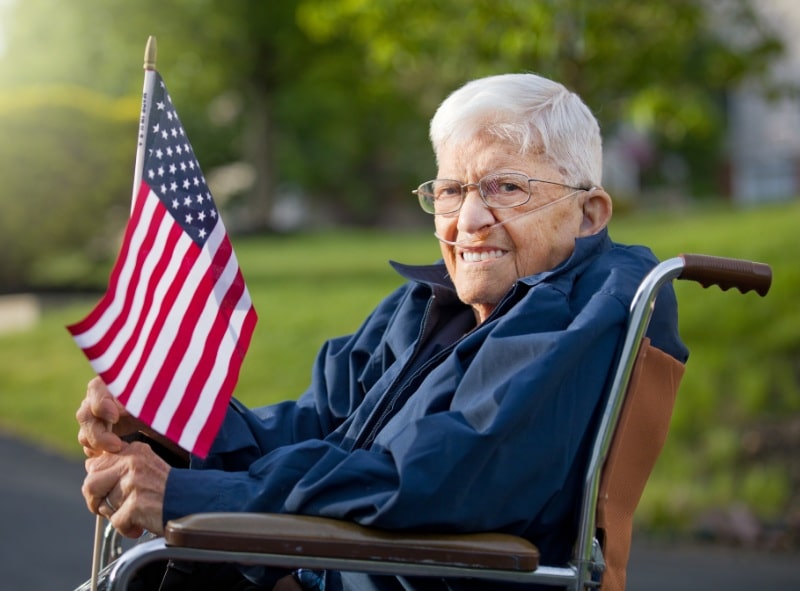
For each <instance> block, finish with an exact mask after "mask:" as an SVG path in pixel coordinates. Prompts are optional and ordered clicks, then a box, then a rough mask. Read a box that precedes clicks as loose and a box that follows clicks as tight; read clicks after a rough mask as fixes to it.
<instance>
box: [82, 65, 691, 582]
mask: <svg viewBox="0 0 800 591" xmlns="http://www.w3.org/2000/svg"><path fill="white" fill-rule="evenodd" d="M430 135H431V140H432V142H433V147H434V151H435V154H436V159H437V164H438V172H437V178H436V179H435V180H432V181H428V182H426V183H423V184H422V185H420V186H419V188H418V189H417V190H416V191H415V193H416V194H417V196H418V198H419V201H420V204H421V205H422V208H423V209H424V210H425V211H426V212H428V213H430V214H432V215H433V216H434V224H435V228H436V237H437V238H438V240H439V241H440V244H441V252H442V258H443V262H440V263H437V264H433V265H430V266H427V267H421V268H420V267H409V266H403V265H399V264H395V265H394V266H395V268H396V269H397V271H398V272H399V273H400V274H401V275H402V276H403V277H405V278H406V279H407V282H406V283H405V284H404V285H403V286H402V287H400V288H399V289H398V290H396V291H395V292H394V293H392V294H391V295H389V296H388V297H387V298H386V299H385V300H384V301H383V302H382V303H380V304H379V305H378V307H377V308H376V309H375V310H374V311H373V312H372V314H370V315H369V317H368V318H367V319H366V320H365V322H364V324H363V325H362V326H361V327H360V328H359V329H358V331H356V332H355V333H354V334H353V335H350V336H346V337H341V338H337V339H333V340H331V341H329V342H328V343H326V344H325V345H324V347H323V348H322V350H321V352H320V354H319V356H318V358H317V361H316V364H315V366H314V369H313V376H312V382H311V385H310V386H309V388H308V390H307V391H306V392H305V393H304V394H303V395H302V396H301V397H300V398H299V399H298V400H297V401H296V402H285V403H282V404H278V405H275V406H270V407H265V408H261V409H257V410H248V409H246V408H244V407H243V406H241V405H240V404H238V403H236V402H234V403H232V404H231V406H230V409H229V412H228V414H227V417H226V419H225V422H224V424H223V426H222V429H221V431H220V433H219V435H218V437H217V439H216V441H215V444H214V446H213V448H212V450H211V453H210V455H209V456H208V458H206V459H205V460H200V459H198V458H192V459H191V465H190V467H189V468H175V467H170V466H169V465H168V464H166V463H165V462H164V461H163V460H161V459H160V458H159V457H157V456H156V455H155V454H154V453H153V452H152V451H151V450H150V448H149V447H147V446H146V445H144V444H137V443H130V444H129V443H125V442H124V441H123V440H121V439H120V438H119V437H118V434H119V433H120V432H121V431H127V430H131V428H133V427H135V420H133V419H132V417H129V416H126V413H125V411H124V410H123V409H122V407H121V406H119V405H118V404H117V403H116V402H115V400H114V399H113V398H112V397H111V396H110V395H109V394H108V392H107V390H106V389H105V388H104V386H103V384H102V383H101V382H100V381H99V380H97V379H95V380H94V381H92V382H91V383H90V384H89V389H88V393H87V396H86V399H85V400H84V402H83V404H82V405H81V408H80V409H79V411H78V413H77V418H78V421H79V423H80V433H79V441H80V443H81V444H82V445H83V447H84V450H85V452H86V455H87V456H88V457H89V459H88V460H87V462H86V468H87V472H88V474H87V477H86V480H85V483H84V486H83V494H84V496H85V498H86V502H87V505H88V506H89V509H90V510H91V511H93V512H95V513H100V514H103V515H105V516H107V517H108V518H110V519H111V522H112V523H113V524H114V526H115V527H116V528H117V529H118V530H119V531H120V532H122V533H123V534H125V535H129V536H135V535H138V534H140V533H141V532H142V531H143V530H144V529H147V530H150V531H152V532H156V533H158V532H161V531H162V530H163V526H164V523H166V521H168V520H170V519H172V518H176V517H180V516H183V515H186V514H190V513H196V512H205V511H264V512H286V513H299V514H308V515H321V516H327V517H335V518H340V519H346V520H352V521H356V522H358V523H361V524H364V525H370V526H376V527H380V528H386V529H395V530H400V529H406V530H431V531H439V532H443V531H447V532H467V531H485V530H493V531H505V532H510V533H514V534H518V535H522V536H524V537H526V538H529V539H530V540H532V541H533V542H535V543H536V544H537V546H538V547H539V549H540V551H541V553H542V558H543V561H545V562H546V563H548V564H554V563H560V562H565V561H566V560H568V558H569V557H570V550H571V546H572V543H573V540H574V536H575V529H576V524H575V515H576V500H577V498H578V495H579V491H580V483H581V475H582V474H583V470H584V467H585V462H586V456H587V433H588V432H589V431H590V430H591V429H592V428H593V427H594V424H595V420H596V418H597V414H598V408H599V406H600V404H601V402H602V401H603V399H604V395H605V394H606V391H607V389H608V386H609V373H610V369H611V368H612V367H613V365H614V363H615V360H616V358H617V356H618V353H619V348H620V344H621V336H622V334H623V331H624V329H625V323H626V319H627V315H628V308H629V305H630V302H631V299H632V296H633V294H634V292H635V289H636V287H637V286H638V284H639V282H640V280H641V279H642V278H643V277H644V275H645V274H646V273H647V272H648V271H649V270H650V269H651V268H652V267H653V266H654V265H655V264H656V262H657V261H656V259H655V257H654V256H653V255H652V253H651V252H650V251H649V250H647V249H646V248H644V247H639V246H622V245H619V244H616V243H613V242H612V241H611V240H610V238H609V236H608V232H607V229H606V226H607V224H608V221H609V219H610V217H611V211H612V204H611V198H610V197H609V195H608V194H607V193H606V191H605V190H604V189H603V188H602V185H601V168H602V157H601V139H600V131H599V128H598V125H597V122H596V120H595V118H594V117H593V116H592V114H591V112H590V111H589V109H588V108H587V107H586V106H585V105H584V103H583V102H582V101H581V100H580V98H579V97H578V96H576V95H575V94H573V93H571V92H569V91H568V90H567V89H565V88H564V87H563V86H562V85H560V84H558V83H556V82H553V81H550V80H548V79H545V78H542V77H540V76H537V75H534V74H510V75H503V76H494V77H489V78H484V79H479V80H475V81H473V82H470V83H468V84H467V85H465V86H464V87H462V88H461V89H459V90H457V91H456V92H454V93H453V94H452V95H450V96H449V97H448V98H447V99H446V100H445V101H444V102H443V103H442V105H441V106H440V108H439V109H438V111H437V112H436V114H435V116H434V117H433V119H432V121H431V128H430ZM676 324H677V323H676V306H675V301H674V295H673V294H672V292H671V291H670V290H669V289H665V290H664V291H663V292H662V294H661V296H660V298H659V301H658V306H657V307H656V311H655V314H654V318H653V322H652V323H651V328H650V331H649V335H648V336H650V337H651V339H652V342H653V344H654V345H655V346H657V347H659V348H661V349H662V350H664V351H666V352H667V353H669V354H671V355H672V356H674V357H676V358H678V359H679V360H681V361H684V360H685V359H686V357H687V352H686V350H685V348H684V346H683V344H682V343H681V341H680V339H679V337H678V334H677V328H676ZM107 424H111V425H117V429H116V433H112V432H109V431H107V427H106V425H107ZM123 425H126V426H125V427H124V428H123V427H122V426H123ZM261 574H264V573H261ZM247 575H248V578H249V579H250V580H252V581H257V580H260V581H261V582H263V583H264V584H267V581H268V577H266V578H264V579H258V577H257V576H256V574H255V573H252V572H248V573H247ZM324 579H325V581H327V586H328V589H333V588H342V587H343V588H345V589H350V588H359V589H362V588H373V589H376V588H380V589H395V588H398V589H399V588H425V589H428V588H443V589H461V588H466V585H467V583H466V582H463V581H436V582H434V581H430V580H424V581H409V580H407V579H404V580H398V579H395V578H393V577H374V576H366V575H353V574H348V573H341V574H338V573H327V574H326V576H325V577H324ZM206 580H208V579H206ZM320 580H322V579H320ZM435 585H438V586H435ZM216 588H222V587H220V586H219V585H218V586H217V587H216ZM237 588H238V587H237ZM267 588H268V587H267Z"/></svg>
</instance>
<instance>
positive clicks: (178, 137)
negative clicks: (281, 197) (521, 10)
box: [142, 72, 219, 248]
mask: <svg viewBox="0 0 800 591" xmlns="http://www.w3.org/2000/svg"><path fill="white" fill-rule="evenodd" d="M145 149H146V152H145V161H144V169H143V173H142V178H143V180H144V181H146V182H147V184H148V185H149V186H150V188H151V189H152V190H153V192H154V193H155V194H156V195H157V196H158V198H159V199H160V200H161V202H162V203H163V204H164V206H165V207H166V208H167V210H168V211H169V212H170V213H171V214H172V217H174V218H175V221H176V222H178V224H179V225H180V226H181V228H183V231H184V232H186V233H187V234H188V235H189V237H190V238H191V239H192V240H194V241H195V242H196V243H197V244H198V246H200V247H201V248H202V247H203V245H204V244H205V242H206V240H207V239H208V236H209V234H210V233H211V230H212V229H213V228H214V225H215V224H216V223H217V220H218V219H219V216H218V214H217V208H216V205H215V204H214V200H213V199H212V197H211V192H210V191H209V190H208V186H207V185H206V180H205V178H204V177H203V173H202V171H201V170H200V164H199V163H198V162H197V158H195V156H194V150H192V146H191V145H190V144H189V139H188V138H187V137H186V133H185V132H184V130H183V126H182V125H181V122H180V119H178V113H177V112H176V111H175V108H174V107H173V105H172V99H171V98H170V96H169V93H168V92H167V87H166V85H165V84H164V81H163V80H162V79H161V75H160V74H158V72H156V73H155V83H154V84H153V96H152V98H151V107H150V121H149V122H148V130H147V137H146V139H145Z"/></svg>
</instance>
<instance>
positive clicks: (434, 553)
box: [164, 513, 539, 571]
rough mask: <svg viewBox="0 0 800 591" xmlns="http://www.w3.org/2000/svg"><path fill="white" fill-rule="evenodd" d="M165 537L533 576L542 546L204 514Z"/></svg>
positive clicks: (174, 542) (172, 541)
mask: <svg viewBox="0 0 800 591" xmlns="http://www.w3.org/2000/svg"><path fill="white" fill-rule="evenodd" d="M164 537H165V540H166V543H167V545H168V546H173V547H185V548H196V549H201V550H217V551H232V552H255V553H265V554H279V555H285V556H289V557H291V556H309V555H311V556H319V557H322V558H335V559H339V558H344V559H362V560H378V561H387V562H401V563H425V564H429V565H430V564H433V565H446V566H460V567H469V568H478V569H498V570H511V571H533V570H536V568H537V567H538V564H539V551H538V549H537V548H536V546H534V545H533V544H531V543H530V542H529V541H528V540H526V539H524V538H520V537H517V536H512V535H508V534H499V533H477V534H457V535H452V534H445V535H440V534H429V533H409V532H388V531H383V530H378V529H373V528H367V527H363V526H360V525H357V524H355V523H350V522H345V521H339V520H336V519H327V518H323V517H310V516H305V515H283V514H264V513H201V514H196V515H189V516H187V517H183V518H181V519H176V520H173V521H170V522H169V523H167V526H166V529H165V535H164ZM289 562H291V561H289Z"/></svg>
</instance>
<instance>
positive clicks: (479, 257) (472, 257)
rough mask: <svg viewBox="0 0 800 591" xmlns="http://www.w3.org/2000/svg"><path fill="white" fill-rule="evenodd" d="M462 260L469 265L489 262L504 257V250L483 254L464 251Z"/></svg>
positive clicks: (483, 252)
mask: <svg viewBox="0 0 800 591" xmlns="http://www.w3.org/2000/svg"><path fill="white" fill-rule="evenodd" d="M461 256H462V258H463V259H464V260H465V261H467V262H468V263H478V262H480V261H488V260H489V259H499V258H500V257H501V256H503V251H502V250H483V251H481V252H475V251H464V252H463V253H461Z"/></svg>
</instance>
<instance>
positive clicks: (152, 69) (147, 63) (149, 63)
mask: <svg viewBox="0 0 800 591" xmlns="http://www.w3.org/2000/svg"><path fill="white" fill-rule="evenodd" d="M157 53H158V47H157V44H156V38H155V37H153V36H152V35H151V36H150V37H148V39H147V45H146V46H145V50H144V85H143V88H142V112H141V114H140V117H139V136H138V140H137V143H136V162H135V164H134V170H133V192H132V194H131V211H133V208H134V206H135V203H136V196H137V195H138V193H139V187H140V186H141V184H142V171H143V169H144V159H145V150H146V147H145V138H146V137H147V126H148V124H149V121H150V108H151V106H152V100H153V85H154V84H155V79H156V76H155V73H156V58H157ZM109 428H111V427H110V426H109ZM104 526H105V523H104V520H103V516H102V515H97V517H96V519H95V528H94V549H93V551H92V577H91V582H90V587H91V591H97V583H98V581H97V577H98V573H99V571H100V560H101V554H102V552H103V530H104V529H105V527H104Z"/></svg>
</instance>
